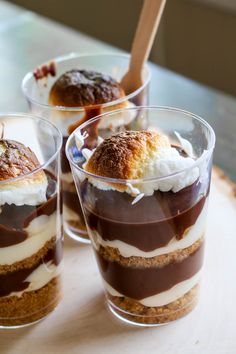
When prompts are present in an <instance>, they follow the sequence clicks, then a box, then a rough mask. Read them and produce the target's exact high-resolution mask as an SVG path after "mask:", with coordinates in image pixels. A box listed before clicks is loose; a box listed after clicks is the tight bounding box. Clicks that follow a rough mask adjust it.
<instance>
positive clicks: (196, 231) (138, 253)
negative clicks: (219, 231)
mask: <svg viewBox="0 0 236 354" xmlns="http://www.w3.org/2000/svg"><path fill="white" fill-rule="evenodd" d="M206 216H207V203H205V206H204V208H203V209H202V211H201V214H200V215H199V217H198V219H197V221H196V222H195V224H194V225H193V226H191V227H190V228H189V229H188V230H187V231H186V232H185V233H184V237H183V238H182V239H180V240H177V239H176V238H175V237H174V238H173V239H172V240H171V241H170V242H169V243H168V245H167V246H165V247H160V248H157V249H155V250H153V251H151V252H144V251H142V250H140V249H138V248H137V247H134V246H131V245H129V244H127V243H125V242H123V241H120V240H114V241H105V240H103V238H102V237H101V236H100V235H99V234H98V232H96V231H91V230H90V232H91V239H92V240H93V245H94V247H95V248H96V249H97V250H99V247H100V246H103V247H111V248H116V249H118V251H119V253H120V255H121V256H122V257H125V258H128V257H143V258H152V257H157V256H160V255H163V254H167V253H171V252H175V251H177V250H181V249H184V248H187V247H189V246H191V245H192V244H194V243H195V242H196V241H197V240H199V239H200V238H201V237H202V236H203V234H204V231H205V223H206Z"/></svg>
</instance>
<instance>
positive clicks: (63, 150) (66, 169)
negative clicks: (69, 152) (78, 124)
mask: <svg viewBox="0 0 236 354" xmlns="http://www.w3.org/2000/svg"><path fill="white" fill-rule="evenodd" d="M67 139H68V136H63V143H62V148H61V171H62V173H68V172H71V169H70V163H69V161H68V159H67V157H66V142H67Z"/></svg>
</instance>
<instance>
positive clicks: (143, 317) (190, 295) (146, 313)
mask: <svg viewBox="0 0 236 354" xmlns="http://www.w3.org/2000/svg"><path fill="white" fill-rule="evenodd" d="M198 292H199V284H197V285H195V286H194V287H193V288H192V289H191V290H190V291H189V292H187V293H186V294H185V295H184V296H182V297H180V298H179V299H178V300H176V301H173V302H171V303H170V304H168V305H165V306H158V307H147V306H144V305H142V304H141V303H139V302H137V301H135V300H132V299H130V298H128V297H118V296H111V295H110V294H109V293H107V297H108V301H109V303H110V305H111V306H112V308H113V309H114V311H115V312H116V313H117V314H119V315H120V316H122V317H123V318H125V319H127V320H129V321H132V322H136V323H143V324H162V323H166V322H170V321H175V320H177V319H179V318H181V317H183V316H185V315H187V314H188V313H189V312H191V311H192V310H193V309H194V307H195V306H196V304H197V301H198Z"/></svg>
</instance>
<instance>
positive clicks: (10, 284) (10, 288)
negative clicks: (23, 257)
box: [0, 240, 62, 297]
mask: <svg viewBox="0 0 236 354" xmlns="http://www.w3.org/2000/svg"><path fill="white" fill-rule="evenodd" d="M61 259H62V245H61V241H60V240H59V241H58V242H57V243H56V244H55V247H54V248H53V249H49V250H48V252H47V254H46V255H45V256H44V257H43V258H42V259H41V261H40V262H39V263H37V264H35V265H34V266H32V267H31V268H24V269H19V270H16V271H14V272H9V273H8V272H7V273H5V274H0V284H1V287H0V297H2V296H8V295H9V294H11V293H14V292H19V291H23V290H25V289H27V288H28V286H29V284H30V282H29V281H26V279H27V278H28V277H29V276H30V274H31V273H32V272H34V271H35V270H36V269H37V268H38V267H39V266H40V265H43V266H46V264H47V263H48V262H51V263H53V264H54V265H55V266H57V265H58V264H59V263H60V261H61Z"/></svg>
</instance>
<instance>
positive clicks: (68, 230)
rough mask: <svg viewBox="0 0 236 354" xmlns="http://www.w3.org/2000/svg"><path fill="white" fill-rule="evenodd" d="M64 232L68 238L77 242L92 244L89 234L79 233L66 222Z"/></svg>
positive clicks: (80, 231)
mask: <svg viewBox="0 0 236 354" xmlns="http://www.w3.org/2000/svg"><path fill="white" fill-rule="evenodd" d="M64 232H65V234H66V235H67V236H68V237H70V238H72V239H73V240H75V241H77V242H80V243H84V244H87V245H89V244H91V241H90V239H89V236H88V233H87V232H86V231H82V230H79V231H78V230H75V229H74V228H73V229H72V227H71V226H70V225H69V224H68V223H67V222H64Z"/></svg>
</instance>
